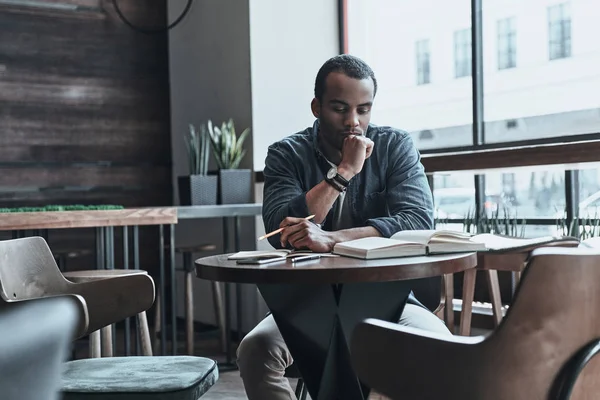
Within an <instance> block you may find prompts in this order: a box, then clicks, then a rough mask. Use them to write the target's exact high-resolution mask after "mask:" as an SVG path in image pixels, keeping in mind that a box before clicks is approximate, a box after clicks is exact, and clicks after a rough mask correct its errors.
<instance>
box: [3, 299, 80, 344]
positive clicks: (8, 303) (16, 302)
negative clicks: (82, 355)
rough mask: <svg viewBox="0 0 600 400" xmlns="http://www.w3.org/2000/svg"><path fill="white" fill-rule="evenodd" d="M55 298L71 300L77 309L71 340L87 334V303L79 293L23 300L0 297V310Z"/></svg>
mask: <svg viewBox="0 0 600 400" xmlns="http://www.w3.org/2000/svg"><path fill="white" fill-rule="evenodd" d="M55 298H64V299H66V300H68V301H70V302H72V303H73V304H74V306H75V309H76V310H77V324H76V325H75V331H74V332H73V338H72V340H75V339H79V338H80V337H82V336H85V335H86V334H87V329H88V325H89V321H90V318H89V314H88V308H87V304H86V302H85V299H84V298H83V297H81V296H79V295H74V294H65V295H57V296H47V297H39V298H35V299H25V300H11V301H5V300H4V299H3V298H2V297H0V312H1V311H2V310H5V309H11V308H14V307H20V306H22V305H25V304H34V303H39V302H43V301H46V300H47V299H55Z"/></svg>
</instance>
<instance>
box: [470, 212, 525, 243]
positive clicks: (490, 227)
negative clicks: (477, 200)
mask: <svg viewBox="0 0 600 400" xmlns="http://www.w3.org/2000/svg"><path fill="white" fill-rule="evenodd" d="M526 225H527V222H526V221H525V220H524V219H522V220H519V219H518V218H517V215H516V214H515V215H511V213H510V210H509V209H508V208H507V207H504V208H503V209H502V216H501V215H500V209H499V208H498V209H496V210H495V211H494V212H493V213H491V214H490V213H488V212H486V211H480V212H475V211H471V210H469V212H467V215H466V216H465V218H464V220H463V229H464V230H465V232H467V233H473V234H479V233H494V234H497V235H504V236H511V237H525V227H526Z"/></svg>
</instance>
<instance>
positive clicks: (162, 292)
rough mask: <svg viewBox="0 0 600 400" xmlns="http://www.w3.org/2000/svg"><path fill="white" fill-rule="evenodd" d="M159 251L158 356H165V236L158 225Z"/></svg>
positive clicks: (162, 228)
mask: <svg viewBox="0 0 600 400" xmlns="http://www.w3.org/2000/svg"><path fill="white" fill-rule="evenodd" d="M159 242H160V243H159V249H160V271H159V279H160V282H159V293H160V305H159V307H160V354H161V355H163V356H164V355H166V354H167V330H166V329H167V324H166V322H167V318H166V310H167V309H166V308H165V236H164V226H163V225H159Z"/></svg>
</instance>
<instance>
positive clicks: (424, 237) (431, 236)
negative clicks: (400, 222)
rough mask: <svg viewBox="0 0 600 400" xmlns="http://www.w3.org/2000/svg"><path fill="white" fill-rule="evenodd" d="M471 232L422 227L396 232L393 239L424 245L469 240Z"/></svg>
mask: <svg viewBox="0 0 600 400" xmlns="http://www.w3.org/2000/svg"><path fill="white" fill-rule="evenodd" d="M471 236H472V235H471V234H470V233H465V232H459V231H450V230H433V229H421V230H412V231H411V230H407V231H400V232H396V233H394V234H393V235H392V237H391V238H392V239H401V240H407V241H411V242H415V243H421V244H423V245H426V244H429V243H434V242H436V243H464V242H468V241H469V239H470V238H471Z"/></svg>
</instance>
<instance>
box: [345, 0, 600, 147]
mask: <svg viewBox="0 0 600 400" xmlns="http://www.w3.org/2000/svg"><path fill="white" fill-rule="evenodd" d="M559 1H564V0H559ZM346 2H347V5H348V10H347V11H348V14H347V24H348V26H347V28H348V29H347V32H348V37H347V38H348V53H350V54H353V55H355V56H357V57H360V58H361V59H363V60H365V61H366V62H367V63H368V64H369V66H371V68H373V71H374V72H375V76H376V77H377V80H378V83H379V86H378V88H377V100H376V101H375V105H374V106H373V110H372V119H371V121H372V122H373V123H375V124H379V125H390V126H393V127H396V128H399V129H403V130H405V131H407V132H409V133H410V135H411V137H412V139H413V142H414V143H415V145H416V146H417V148H418V149H419V150H427V149H438V148H444V147H459V146H468V145H470V144H471V143H472V141H473V124H472V117H473V90H472V88H471V77H470V71H471V70H470V68H471V54H470V52H471V45H470V43H471V39H470V33H469V32H470V30H469V29H466V31H465V33H466V35H465V36H466V37H465V40H466V41H467V42H466V43H464V44H463V47H464V49H463V50H462V51H461V55H463V56H462V57H463V58H465V60H464V61H465V62H464V63H463V65H464V68H466V71H465V77H464V78H462V79H456V78H455V70H454V62H455V58H454V44H455V42H454V32H455V31H456V30H459V29H460V28H469V27H470V26H471V25H470V21H471V18H470V16H471V2H470V1H468V0H455V1H439V0H422V1H414V0H346ZM545 11H546V9H545V8H542V13H545ZM510 15H513V13H511V14H510ZM515 15H516V14H515ZM544 15H545V14H544ZM517 17H518V16H517ZM496 19H498V18H495V19H494V21H496ZM424 20H427V21H428V23H427V24H424V23H423V21H424ZM398 21H402V23H398ZM542 23H543V24H544V26H545V23H546V21H545V19H544V18H542ZM493 25H494V30H495V29H496V28H495V22H494V24H493ZM390 27H393V29H392V30H390ZM542 33H544V32H542ZM543 57H544V58H545V57H546V54H545V49H544V50H543ZM494 69H495V68H494ZM599 115H600V114H599Z"/></svg>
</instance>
